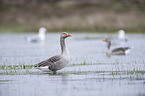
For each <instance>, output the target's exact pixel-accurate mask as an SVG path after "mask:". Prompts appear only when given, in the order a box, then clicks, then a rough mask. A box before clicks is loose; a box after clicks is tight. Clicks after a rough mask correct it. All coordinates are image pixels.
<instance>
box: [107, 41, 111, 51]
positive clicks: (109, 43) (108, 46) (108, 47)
mask: <svg viewBox="0 0 145 96" xmlns="http://www.w3.org/2000/svg"><path fill="white" fill-rule="evenodd" d="M110 46H111V41H109V42H108V45H107V49H108V50H110Z"/></svg>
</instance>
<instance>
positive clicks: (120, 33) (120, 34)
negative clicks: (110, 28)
mask: <svg viewBox="0 0 145 96" xmlns="http://www.w3.org/2000/svg"><path fill="white" fill-rule="evenodd" d="M118 34H119V35H118V38H119V39H123V38H125V31H124V30H119V31H118Z"/></svg>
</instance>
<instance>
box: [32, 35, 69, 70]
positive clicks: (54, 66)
mask: <svg viewBox="0 0 145 96" xmlns="http://www.w3.org/2000/svg"><path fill="white" fill-rule="evenodd" d="M70 36H71V35H70V34H68V33H66V32H63V33H62V34H61V36H60V45H61V54H60V55H56V56H53V57H51V58H49V59H47V60H45V61H42V62H40V63H38V64H35V65H34V67H35V68H38V69H40V70H41V67H44V66H47V67H48V70H51V71H53V73H56V71H57V70H60V69H62V68H64V67H66V66H67V65H68V63H69V61H70V56H69V52H68V49H67V48H66V46H65V39H66V38H67V37H70Z"/></svg>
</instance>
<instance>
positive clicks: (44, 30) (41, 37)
mask: <svg viewBox="0 0 145 96" xmlns="http://www.w3.org/2000/svg"><path fill="white" fill-rule="evenodd" d="M45 32H46V28H44V27H41V28H40V29H39V34H38V36H39V38H40V39H41V40H45Z"/></svg>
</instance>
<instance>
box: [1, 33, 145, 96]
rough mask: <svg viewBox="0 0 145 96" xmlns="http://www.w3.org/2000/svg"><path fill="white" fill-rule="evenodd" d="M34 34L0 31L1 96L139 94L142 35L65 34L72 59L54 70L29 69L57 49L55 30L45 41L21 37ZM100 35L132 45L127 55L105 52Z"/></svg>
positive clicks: (143, 84) (144, 71) (143, 82)
mask: <svg viewBox="0 0 145 96" xmlns="http://www.w3.org/2000/svg"><path fill="white" fill-rule="evenodd" d="M31 35H34V33H27V34H26V33H21V34H0V74H1V75H0V96H29V95H30V96H34V95H35V96H40V95H41V96H46V94H47V95H49V96H97V95H99V96H102V95H108V96H116V95H118V96H144V95H145V91H144V90H145V55H144V54H145V44H144V41H145V38H144V37H145V34H127V38H128V42H121V41H119V40H118V39H117V34H105V33H102V34H98V33H72V34H71V35H72V37H70V38H67V40H66V45H67V47H68V50H69V53H70V57H71V61H70V63H69V65H68V67H66V68H64V69H62V70H59V71H58V73H57V74H55V75H53V74H51V73H46V72H42V71H40V70H38V69H34V68H32V67H33V65H34V64H36V63H38V62H40V61H43V60H46V59H48V58H49V57H51V56H53V55H57V54H59V53H60V45H59V37H60V36H59V35H60V33H47V34H46V41H45V42H39V43H31V42H26V41H25V37H27V36H31ZM104 38H111V39H112V47H111V48H115V47H119V46H133V47H134V49H133V50H132V51H131V53H130V54H128V55H126V56H111V57H110V58H108V57H107V56H106V55H105V50H106V43H105V42H103V41H102V40H103V39H104Z"/></svg>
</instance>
